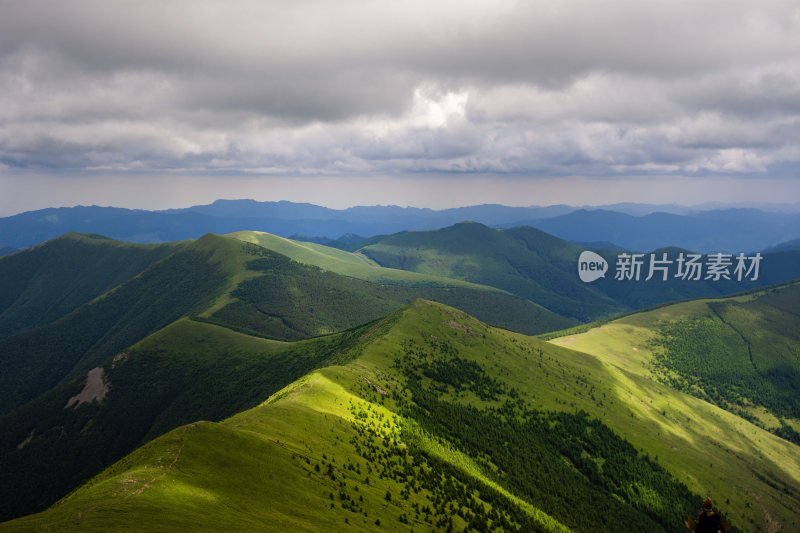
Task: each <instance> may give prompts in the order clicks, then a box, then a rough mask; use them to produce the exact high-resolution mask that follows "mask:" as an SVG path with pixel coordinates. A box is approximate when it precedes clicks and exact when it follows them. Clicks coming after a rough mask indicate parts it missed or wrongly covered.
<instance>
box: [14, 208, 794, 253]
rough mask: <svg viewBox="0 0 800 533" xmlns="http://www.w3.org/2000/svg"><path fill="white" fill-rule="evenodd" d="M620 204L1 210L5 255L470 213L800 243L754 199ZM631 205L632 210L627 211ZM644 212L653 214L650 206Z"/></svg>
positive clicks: (647, 240) (679, 242) (659, 236)
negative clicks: (53, 242) (64, 238)
mask: <svg viewBox="0 0 800 533" xmlns="http://www.w3.org/2000/svg"><path fill="white" fill-rule="evenodd" d="M612 207H613V209H587V208H584V209H579V208H576V207H571V206H568V205H553V206H547V207H508V206H502V205H477V206H470V207H459V208H454V209H444V210H432V209H422V208H414V207H398V206H359V207H351V208H348V209H330V208H327V207H321V206H318V205H313V204H306V203H293V202H287V201H280V202H257V201H254V200H217V201H216V202H214V203H212V204H209V205H199V206H193V207H188V208H183V209H170V210H165V211H147V210H133V209H122V208H116V207H98V206H77V207H59V208H49V209H42V210H38V211H29V212H25V213H21V214H18V215H14V216H10V217H5V218H0V249H2V250H1V251H0V254H2V253H9V252H13V251H14V250H15V249H19V248H25V247H29V246H33V245H35V244H38V243H40V242H43V241H45V240H48V239H51V238H53V237H57V236H59V235H62V234H64V233H66V232H69V231H78V232H83V233H98V234H101V235H105V236H108V237H112V238H115V239H121V240H126V241H131V242H165V241H175V240H181V239H187V238H197V237H200V236H202V235H204V234H206V233H219V234H224V233H230V232H233V231H239V230H258V231H266V232H269V233H274V234H276V235H281V236H285V237H289V236H295V235H304V236H307V237H304V238H306V239H309V240H318V241H319V242H326V240H327V241H328V242H330V241H332V240H337V239H339V238H340V237H342V236H344V235H348V234H349V235H348V238H347V239H345V240H346V241H349V242H352V240H353V237H352V236H353V235H357V236H362V237H364V238H367V237H372V236H374V235H380V234H390V233H396V232H399V231H405V230H427V229H436V228H442V227H446V226H449V225H452V224H455V223H457V222H462V221H466V220H470V221H474V222H480V223H482V224H486V225H489V226H493V227H499V228H510V227H515V226H523V225H527V226H533V227H536V228H538V229H541V230H543V231H546V232H548V233H550V234H552V235H555V236H557V237H560V238H562V239H566V240H570V241H573V242H577V243H583V244H586V245H592V244H597V245H598V247H602V248H609V247H611V246H614V247H616V248H617V249H629V250H652V249H655V248H659V247H664V246H677V247H681V248H685V249H689V250H695V251H698V252H716V251H724V252H731V253H737V252H753V251H759V250H764V249H765V248H770V247H776V246H789V247H793V246H796V244H797V243H794V244H793V243H792V241H794V240H797V239H799V238H800V213H787V212H769V211H764V210H761V209H753V208H747V209H744V208H732V209H710V210H703V211H691V210H689V208H686V207H681V206H663V207H664V210H665V211H666V210H668V211H670V212H660V211H657V212H652V211H653V210H656V209H658V208H659V206H649V205H645V204H619V205H618V206H612ZM623 211H624V212H623ZM642 213H644V214H642Z"/></svg>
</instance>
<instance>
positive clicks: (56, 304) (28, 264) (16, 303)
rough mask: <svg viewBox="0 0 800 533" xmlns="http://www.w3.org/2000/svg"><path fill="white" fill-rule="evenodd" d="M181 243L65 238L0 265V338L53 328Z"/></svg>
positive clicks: (86, 236) (80, 236) (30, 249)
mask: <svg viewBox="0 0 800 533" xmlns="http://www.w3.org/2000/svg"><path fill="white" fill-rule="evenodd" d="M182 244H183V243H167V244H160V245H152V244H131V243H126V242H121V241H115V240H112V239H108V238H105V237H101V236H99V235H84V234H80V233H67V234H66V235H62V236H61V237H58V238H56V239H53V240H50V241H47V242H45V243H43V244H40V245H38V246H35V247H33V248H29V249H27V250H24V251H22V252H20V253H17V254H14V255H11V256H9V257H4V258H3V259H1V260H0V280H2V282H1V283H0V338H2V337H6V336H8V335H11V334H13V333H16V332H19V331H22V330H26V329H33V328H35V327H38V326H41V325H44V324H48V323H51V322H54V321H56V320H58V319H59V318H61V317H62V316H64V315H66V314H68V313H69V312H70V311H72V310H74V309H75V308H77V307H79V306H81V305H83V304H85V303H86V302H89V301H90V300H93V299H94V298H96V297H97V296H100V295H101V294H103V293H105V292H107V291H109V290H111V289H112V288H114V287H116V286H117V285H120V284H122V283H124V282H126V281H128V280H129V279H131V278H133V277H134V276H136V275H137V274H139V273H140V272H142V271H143V270H145V269H146V268H147V267H149V266H151V265H152V264H154V263H156V262H157V261H159V260H161V259H163V258H165V257H166V256H168V255H170V254H172V253H173V252H175V251H176V250H177V249H178V248H180V246H181V245H182Z"/></svg>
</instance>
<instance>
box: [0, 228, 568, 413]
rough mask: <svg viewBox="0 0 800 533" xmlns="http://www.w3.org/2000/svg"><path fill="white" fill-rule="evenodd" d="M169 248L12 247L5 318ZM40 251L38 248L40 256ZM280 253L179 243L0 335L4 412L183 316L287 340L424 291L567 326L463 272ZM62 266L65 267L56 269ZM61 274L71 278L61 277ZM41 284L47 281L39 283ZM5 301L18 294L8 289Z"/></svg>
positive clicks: (496, 318)
mask: <svg viewBox="0 0 800 533" xmlns="http://www.w3.org/2000/svg"><path fill="white" fill-rule="evenodd" d="M98 243H99V244H98ZM173 249H175V246H172V245H169V246H167V245H164V246H162V247H156V248H153V247H141V248H140V247H138V246H133V245H131V246H128V245H127V244H126V243H118V242H116V241H110V240H107V239H104V238H99V237H92V236H81V235H68V236H65V237H63V238H60V239H56V240H55V241H52V242H51V243H48V244H46V245H42V246H41V247H39V248H37V249H35V250H32V251H26V252H24V253H21V254H15V255H12V256H10V257H9V258H7V259H4V260H3V262H2V263H0V266H2V265H3V264H12V263H6V261H11V260H12V259H15V258H22V259H25V260H27V261H29V262H30V261H33V262H34V263H37V262H38V263H40V264H38V263H37V264H38V266H37V267H35V268H34V267H33V266H31V270H32V271H35V276H34V277H33V278H32V280H33V281H32V282H31V283H29V284H28V286H29V287H28V289H26V290H25V291H23V293H24V294H23V296H20V297H19V298H16V300H15V302H16V303H15V304H13V305H11V306H10V307H9V308H8V309H7V311H8V313H9V315H8V316H9V318H10V319H13V318H14V317H17V318H19V316H21V315H20V313H22V314H24V315H25V316H27V314H28V313H33V312H37V310H38V309H40V308H41V307H42V306H44V305H45V304H46V302H47V300H48V298H50V299H52V300H53V309H56V308H58V306H59V303H58V302H59V295H58V293H57V291H56V290H55V289H54V287H55V286H56V285H58V286H59V287H61V288H62V289H63V291H65V294H66V295H67V296H68V298H67V299H69V301H70V302H72V304H75V303H77V300H74V299H72V298H73V297H74V298H78V296H80V297H84V298H85V297H87V295H88V294H89V288H90V287H91V286H92V283H94V282H95V281H96V283H97V286H98V287H104V286H105V285H108V284H113V283H115V282H116V281H117V279H116V278H114V277H113V276H111V277H109V274H108V273H109V272H111V271H113V270H114V268H115V265H116V264H117V263H118V262H119V261H122V260H129V259H130V260H131V261H133V259H134V258H135V257H138V256H137V255H136V254H139V253H140V252H141V250H144V251H147V250H150V251H149V252H147V253H148V254H149V255H147V256H146V257H148V258H149V259H150V260H155V259H156V258H158V256H159V254H163V253H166V252H165V250H166V251H167V252H168V251H170V250H173ZM76 250H77V251H76ZM87 250H88V251H87ZM37 254H38V255H37ZM42 254H44V258H42V257H39V256H40V255H42ZM81 254H83V255H81ZM83 256H85V257H86V258H87V259H88V260H95V262H96V263H97V264H98V266H97V268H98V274H97V279H96V280H93V278H92V276H89V275H88V274H85V273H84V272H83V271H82V270H81V269H80V268H78V266H76V265H77V263H80V261H82V259H79V258H80V257H83ZM267 256H269V257H272V258H273V259H274V260H275V262H276V265H279V266H277V267H275V266H274V265H273V266H270V267H268V268H267V267H265V268H266V270H264V269H263V268H262V269H261V271H259V270H258V269H257V268H248V264H249V262H250V261H251V260H253V259H254V258H256V257H260V258H261V260H262V262H263V261H265V260H267V259H268V258H267ZM37 258H38V259H37ZM279 258H284V256H280V255H278V254H276V253H275V252H272V251H268V250H266V249H264V248H262V247H260V246H257V245H253V244H250V243H246V242H242V241H240V240H236V239H232V238H226V237H220V236H215V235H211V234H209V235H206V236H205V237H203V238H201V239H199V240H198V241H195V242H192V243H185V244H184V245H183V246H181V247H180V249H178V251H176V252H175V253H173V254H172V255H169V256H168V257H166V258H165V259H163V260H161V261H158V262H156V263H154V264H152V265H151V266H150V267H149V268H147V269H146V270H145V271H143V272H142V273H141V274H140V275H137V276H135V277H133V278H132V279H130V280H129V281H127V282H126V283H124V284H122V285H120V286H118V287H116V288H115V289H114V290H112V291H110V292H108V293H106V294H104V295H102V296H101V297H98V298H97V299H95V300H94V301H91V302H89V303H86V304H84V305H82V306H80V307H79V308H77V309H75V310H73V311H72V312H71V313H69V314H68V315H66V316H64V317H62V318H61V319H59V320H57V321H55V322H52V323H50V324H46V325H44V326H40V327H38V328H36V329H33V330H28V331H23V332H18V333H17V334H14V335H10V336H8V337H6V338H4V339H0V364H2V365H3V368H4V372H3V373H2V374H0V413H3V412H8V411H9V410H11V409H13V408H15V407H18V406H20V405H22V404H24V403H25V402H27V401H29V400H31V399H33V398H35V397H36V396H38V395H39V394H41V393H43V392H45V391H46V390H48V389H49V388H51V387H53V386H54V385H55V384H57V383H59V382H61V381H62V380H64V379H66V378H71V377H75V376H77V375H79V374H81V373H83V372H86V371H87V370H88V369H89V368H92V367H94V366H96V365H97V364H99V362H100V361H102V360H104V359H105V358H106V357H109V356H111V355H113V354H114V353H116V352H118V351H120V350H122V349H124V348H125V347H127V346H130V345H131V344H133V343H135V342H137V341H138V340H140V339H141V338H143V337H145V336H146V335H148V334H150V333H153V332H154V331H156V330H158V329H159V328H161V327H163V326H165V325H167V324H169V323H170V322H172V321H174V320H176V319H178V318H180V317H181V316H186V315H189V314H202V315H203V316H205V317H206V318H209V319H211V320H215V321H218V322H223V323H225V324H227V325H229V326H233V327H237V328H242V329H247V330H253V331H256V332H259V333H261V334H264V335H268V336H273V337H277V338H281V339H291V340H295V339H300V338H306V337H309V336H313V335H320V334H326V333H331V332H333V331H341V330H343V329H347V328H350V327H354V326H356V325H358V324H362V323H364V322H367V321H370V320H374V319H376V318H378V317H380V316H384V315H386V314H388V313H390V312H392V311H394V310H396V309H398V308H400V307H402V306H403V305H406V304H407V303H408V302H410V301H413V300H414V299H415V298H417V297H420V296H424V297H428V298H432V299H436V300H439V301H442V302H445V303H448V304H453V305H459V306H463V307H464V308H465V309H467V310H468V311H470V312H474V313H476V314H478V315H479V316H480V317H481V318H484V319H486V320H491V321H492V322H493V323H495V324H498V325H501V326H503V327H508V328H514V329H517V330H520V331H524V332H526V333H540V332H543V331H548V330H553V329H559V328H563V327H567V326H569V325H571V324H572V322H571V321H569V320H567V319H564V318H563V317H560V316H558V315H555V314H554V313H551V312H549V311H547V310H546V309H544V308H542V307H540V306H537V305H536V304H533V303H531V302H528V301H525V300H523V299H520V298H517V297H514V296H512V295H509V294H505V293H502V292H501V291H496V290H481V289H480V288H474V287H471V286H468V284H460V283H459V282H452V283H451V284H450V285H452V286H446V285H445V284H444V282H442V283H439V282H438V281H437V282H430V283H427V284H426V283H422V284H421V285H420V286H416V287H415V286H406V285H387V286H383V285H379V284H375V283H370V282H367V281H362V280H357V279H354V278H349V277H347V278H345V277H342V276H338V275H337V274H335V273H332V272H322V271H320V270H319V269H317V268H316V267H311V266H307V265H301V264H298V263H295V262H291V261H288V260H285V258H284V259H279ZM22 259H20V260H22ZM45 259H46V260H45ZM13 265H15V269H14V276H11V277H10V279H9V282H8V283H6V282H5V280H3V281H2V282H0V287H2V289H0V290H3V291H5V292H6V293H7V294H9V295H12V293H14V294H16V292H19V291H20V290H22V289H20V288H19V287H23V288H24V285H25V284H24V283H23V282H24V281H25V280H24V279H22V277H20V276H21V272H23V271H25V269H24V268H22V266H24V265H22V266H20V265H17V263H13ZM62 265H64V266H66V267H69V268H67V269H62V268H60V266H62ZM139 266H142V265H141V264H139ZM73 267H74V268H73ZM130 268H133V267H130ZM76 269H77V270H78V273H77V274H76V273H75V272H74V270H76ZM134 270H135V269H134ZM379 270H380V269H379ZM131 272H132V271H129V272H128V273H126V274H125V275H128V274H130V273H131ZM402 275H403V276H406V277H411V278H413V277H414V275H409V274H407V273H402ZM15 276H16V277H15ZM17 278H19V279H17ZM112 278H113V280H112ZM26 279H27V278H26ZM47 280H54V281H52V282H51V281H47ZM62 280H69V281H64V282H63V283H62ZM109 280H111V281H109ZM29 281H30V280H29ZM429 281H430V280H429ZM42 283H44V284H45V285H47V286H48V287H50V288H49V289H48V290H39V289H37V288H36V287H38V286H39V285H41V284H42ZM17 284H18V285H19V287H17ZM15 287H17V288H15ZM92 290H94V289H92ZM15 291H16V292H15ZM95 292H96V291H95ZM9 299H10V300H11V299H14V298H13V295H12V296H9ZM72 304H70V305H72ZM62 311H63V309H62ZM15 313H16V314H15ZM54 316H55V315H54ZM17 323H18V322H17Z"/></svg>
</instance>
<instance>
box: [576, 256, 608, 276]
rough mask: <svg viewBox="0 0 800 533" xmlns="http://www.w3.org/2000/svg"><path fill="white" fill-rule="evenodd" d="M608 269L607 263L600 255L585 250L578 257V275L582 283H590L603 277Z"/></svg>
mask: <svg viewBox="0 0 800 533" xmlns="http://www.w3.org/2000/svg"><path fill="white" fill-rule="evenodd" d="M607 270H608V263H607V262H606V260H605V259H603V257H602V256H600V255H598V254H596V253H594V252H590V251H588V250H586V251H585V252H581V256H580V257H579V258H578V275H579V276H580V277H581V281H583V282H584V283H591V282H592V281H594V280H596V279H597V278H603V277H605V275H606V271H607Z"/></svg>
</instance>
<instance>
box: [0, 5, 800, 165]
mask: <svg viewBox="0 0 800 533" xmlns="http://www.w3.org/2000/svg"><path fill="white" fill-rule="evenodd" d="M0 13H2V16H0V165H2V166H0V168H3V166H5V167H7V168H10V169H15V168H26V169H36V170H39V171H48V170H63V169H79V170H81V169H83V170H85V169H104V170H114V171H120V170H146V171H169V170H176V171H184V172H185V171H192V172H196V171H216V172H231V171H234V172H252V173H276V174H280V173H309V174H331V173H334V174H335V173H342V174H348V173H361V172H367V173H370V172H374V173H381V174H387V173H390V174H392V173H401V174H402V173H419V172H427V173H430V172H479V173H495V172H502V173H512V174H528V175H530V174H533V175H553V176H558V175H576V174H583V175H606V174H609V175H618V174H623V175H624V174H636V175H642V174H648V173H654V174H660V175H664V174H669V173H675V174H701V175H705V174H720V173H721V174H736V175H738V174H743V175H755V176H757V175H764V174H772V175H775V174H776V173H781V172H783V173H784V174H786V175H792V172H795V171H796V169H797V168H798V167H799V166H800V165H798V163H799V162H800V8H799V7H797V3H796V2H794V1H760V2H749V1H747V2H743V1H730V0H726V1H704V2H696V1H677V0H672V1H668V2H667V1H663V2H621V1H607V2H589V1H587V2H574V1H568V0H567V1H565V0H557V1H556V0H554V1H537V2H502V1H501V2H464V1H459V2H437V3H435V4H433V5H432V4H431V3H430V2H378V1H375V0H370V1H340V2H327V1H319V2H317V1H306V0H300V1H296V2H280V1H274V2H252V3H245V2H239V3H236V4H235V5H233V6H232V5H231V4H230V3H229V2H202V3H198V2H192V3H186V2H130V3H126V2H106V1H98V2H35V1H34V2H15V1H8V2H6V1H0ZM787 169H788V170H787Z"/></svg>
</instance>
